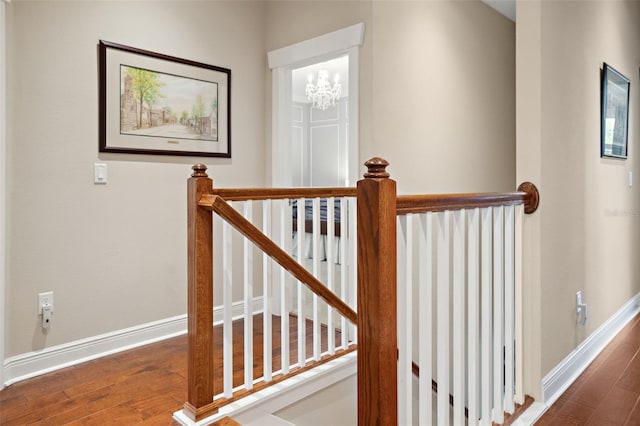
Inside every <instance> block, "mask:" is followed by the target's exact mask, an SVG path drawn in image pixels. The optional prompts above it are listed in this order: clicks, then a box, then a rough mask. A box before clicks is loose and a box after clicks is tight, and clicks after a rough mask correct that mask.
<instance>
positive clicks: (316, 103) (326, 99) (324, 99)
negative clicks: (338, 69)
mask: <svg viewBox="0 0 640 426" xmlns="http://www.w3.org/2000/svg"><path fill="white" fill-rule="evenodd" d="M304 93H305V95H307V99H308V100H309V101H310V102H311V106H312V107H313V108H316V109H320V110H322V111H324V110H326V109H327V108H329V107H330V106H335V104H336V101H337V100H338V99H340V95H341V94H342V86H341V85H340V74H337V73H336V74H335V75H334V76H333V86H331V83H330V82H329V71H327V70H319V71H318V78H317V79H316V84H315V85H314V84H313V74H309V75H308V76H307V86H306V87H305V90H304Z"/></svg>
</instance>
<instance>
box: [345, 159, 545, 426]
mask: <svg viewBox="0 0 640 426" xmlns="http://www.w3.org/2000/svg"><path fill="white" fill-rule="evenodd" d="M365 165H366V166H367V168H368V172H367V173H366V174H365V179H363V180H361V181H360V182H358V187H357V189H358V206H357V211H358V423H359V424H360V425H371V424H381V425H397V424H401V425H405V424H420V425H430V424H438V425H448V424H450V423H451V424H455V425H458V424H469V425H472V424H482V425H491V424H492V423H493V424H506V423H507V422H506V420H507V417H508V418H511V419H513V418H514V416H513V413H515V411H516V409H518V410H520V411H522V410H523V408H524V406H523V405H522V404H525V403H527V404H528V403H530V402H531V399H530V398H528V397H527V398H525V395H524V393H523V390H522V354H523V351H522V309H521V306H522V290H521V283H522V281H521V276H522V262H521V256H522V250H521V235H522V218H523V213H533V212H534V211H535V209H536V208H537V205H538V192H537V189H536V188H535V186H534V185H533V184H530V183H524V184H522V185H520V187H519V188H518V192H514V193H500V194H446V195H417V196H397V195H396V185H395V182H394V181H393V180H392V179H390V178H389V174H388V173H387V172H386V167H387V166H388V163H387V162H386V161H385V160H383V159H381V158H373V159H371V160H369V161H368V162H367V163H365ZM414 301H417V303H415V307H414ZM414 342H415V343H416V344H415V345H414ZM396 348H398V349H396ZM450 348H452V349H450ZM418 366H419V367H418ZM418 369H419V370H420V377H419V379H417V380H418V386H417V388H418V389H417V392H416V391H414V379H413V374H414V373H415V372H417V370H418ZM435 389H437V392H436V393H435V395H434V393H433V391H434V390H435ZM432 397H433V398H434V399H435V401H434V402H433V403H432ZM416 401H417V402H416ZM415 403H417V405H418V407H417V409H416V411H417V412H418V415H417V418H413V417H414V416H413V412H414V405H415ZM451 412H452V413H451ZM505 412H506V415H505ZM505 416H506V417H505Z"/></svg>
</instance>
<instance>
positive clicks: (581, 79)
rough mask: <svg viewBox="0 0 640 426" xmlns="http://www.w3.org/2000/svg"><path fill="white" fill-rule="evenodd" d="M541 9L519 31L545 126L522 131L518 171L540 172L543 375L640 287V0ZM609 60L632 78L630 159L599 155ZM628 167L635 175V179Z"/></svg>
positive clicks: (544, 5) (520, 15)
mask: <svg viewBox="0 0 640 426" xmlns="http://www.w3.org/2000/svg"><path fill="white" fill-rule="evenodd" d="M524 3H527V2H524ZM533 9H536V7H534V8H533ZM537 9H538V11H537V12H536V11H535V10H532V9H531V8H529V12H532V13H534V14H535V13H539V20H538V22H539V28H538V29H535V28H534V29H533V31H532V33H530V34H525V33H521V32H520V31H519V33H518V34H519V35H522V37H521V38H519V39H518V45H517V46H518V49H521V48H522V49H524V48H525V47H526V46H528V48H529V49H532V51H531V52H530V53H529V54H528V55H527V54H525V55H523V56H522V59H523V61H525V62H526V61H530V62H529V63H525V62H523V63H522V64H519V68H518V70H519V71H520V69H521V68H520V66H522V67H523V68H528V69H529V73H530V74H529V77H530V80H529V82H528V84H531V85H534V86H535V85H537V87H539V88H540V92H539V93H540V95H539V96H540V97H539V110H538V112H537V113H536V112H535V111H533V112H534V114H533V117H531V118H530V119H529V120H533V121H530V122H529V125H530V126H531V127H530V128H535V127H537V128H538V129H539V130H538V132H539V133H538V134H537V135H535V136H534V137H533V138H532V137H531V135H528V136H527V135H521V134H520V133H519V135H518V137H519V139H518V150H519V154H518V174H519V177H520V175H521V173H520V170H521V169H520V167H521V165H522V166H523V170H524V169H528V170H529V171H530V172H531V173H532V174H534V175H535V174H536V173H537V174H539V176H540V189H541V193H542V206H543V208H542V209H541V211H540V212H539V213H538V219H537V220H539V226H540V228H539V229H540V230H541V232H539V233H538V234H537V238H538V241H539V252H538V254H539V256H540V263H539V266H538V265H535V264H534V265H533V267H534V268H536V267H539V271H540V280H539V283H538V284H537V285H539V295H540V304H539V309H540V313H539V316H537V318H539V321H540V332H541V335H540V344H541V347H542V359H541V374H542V375H544V374H546V373H548V372H549V371H550V370H551V369H552V368H553V367H554V366H556V365H557V364H558V363H559V362H560V361H562V359H563V358H564V357H566V356H567V355H568V354H569V353H570V352H571V351H572V350H573V349H575V348H576V347H577V345H578V344H579V343H580V342H582V341H583V340H584V339H585V338H586V337H587V336H589V335H590V334H591V333H593V332H594V331H595V330H596V329H597V328H598V327H599V326H600V325H601V324H602V323H603V322H604V321H605V320H606V319H608V318H609V317H611V316H612V315H613V314H614V313H615V312H616V311H617V310H618V309H619V308H620V307H621V306H622V305H623V304H624V303H625V302H627V301H628V300H630V299H631V298H632V297H633V296H635V295H636V294H637V293H638V292H639V291H640V263H639V262H637V260H636V259H635V254H636V253H637V250H638V249H639V248H640V247H639V245H638V241H639V240H640V224H639V223H638V220H637V219H638V214H639V213H638V212H639V211H640V210H639V209H640V197H639V196H638V190H637V185H638V183H637V178H638V176H639V172H640V162H638V161H637V160H636V159H635V157H636V156H637V155H638V153H637V151H638V149H639V148H640V145H639V142H640V140H639V135H638V129H639V128H640V115H639V114H638V104H639V103H640V90H639V88H640V81H639V78H638V65H639V64H640V49H638V46H640V26H638V22H640V3H638V2H636V1H626V2H587V1H584V2H541V3H539V4H538V6H537ZM529 12H527V11H526V10H525V9H520V8H519V9H518V25H520V20H521V19H523V20H530V19H531V16H532V15H527V14H526V13H529ZM536 33H537V34H536ZM536 36H538V37H539V38H537V40H536ZM527 37H529V38H527ZM531 38H533V39H534V40H535V41H534V42H532V40H531ZM536 44H537V47H536ZM525 56H527V57H526V58H525ZM536 56H538V58H536ZM520 58H521V56H520V55H519V59H520ZM603 62H607V63H608V64H610V65H611V66H613V67H614V68H616V69H617V70H619V71H620V72H622V73H623V74H625V75H626V76H627V77H628V78H629V79H630V80H631V91H632V93H631V107H630V123H629V158H628V159H627V160H610V159H609V160H608V159H602V158H600V72H601V68H602V63H603ZM523 84H525V83H524V82H523ZM518 88H520V86H518ZM525 95H526V93H525V92H523V93H519V94H518V96H519V103H518V105H521V103H520V102H522V103H527V102H529V101H532V102H533V104H534V105H536V102H537V100H536V99H535V98H534V99H531V100H529V99H527V98H526V96H525ZM525 113H526V112H525ZM536 117H538V118H536ZM536 120H537V122H536ZM518 125H520V121H519V122H518ZM520 136H523V137H524V139H526V143H525V140H524V139H523V140H521V139H520ZM536 137H537V140H536ZM521 149H522V155H521V153H520V150H521ZM525 153H526V154H531V156H530V157H529V158H527V157H526V156H525ZM629 171H632V172H633V173H634V176H635V179H634V180H635V181H636V184H635V185H634V186H633V187H632V188H630V187H629V186H628V185H627V173H628V172H629ZM529 266H532V265H529ZM534 273H537V271H534ZM578 290H582V291H583V292H584V297H585V299H586V303H587V304H588V305H589V309H590V311H589V314H590V318H589V320H588V322H587V325H586V327H581V326H579V325H578V324H577V322H576V314H575V294H576V292H577V291H578ZM534 303H536V301H534Z"/></svg>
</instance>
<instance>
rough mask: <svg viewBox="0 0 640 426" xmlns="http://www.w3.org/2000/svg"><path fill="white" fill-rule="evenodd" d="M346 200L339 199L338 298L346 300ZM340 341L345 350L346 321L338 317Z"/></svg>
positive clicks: (348, 229)
mask: <svg viewBox="0 0 640 426" xmlns="http://www.w3.org/2000/svg"><path fill="white" fill-rule="evenodd" d="M347 209H348V203H347V198H341V199H340V298H341V299H342V300H345V301H346V300H347V241H348V240H349V238H351V237H350V234H351V228H350V227H349V223H348V222H347ZM340 340H341V346H342V347H343V348H345V349H346V348H347V342H348V339H347V320H346V318H345V317H343V316H340Z"/></svg>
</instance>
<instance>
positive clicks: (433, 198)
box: [396, 182, 539, 215]
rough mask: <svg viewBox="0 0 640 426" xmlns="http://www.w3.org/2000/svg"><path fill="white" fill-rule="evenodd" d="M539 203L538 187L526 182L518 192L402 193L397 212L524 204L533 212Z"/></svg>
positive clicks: (422, 211)
mask: <svg viewBox="0 0 640 426" xmlns="http://www.w3.org/2000/svg"><path fill="white" fill-rule="evenodd" d="M538 203H539V195H538V189H537V188H536V186H535V185H534V184H532V183H530V182H524V183H523V184H521V185H520V186H519V187H518V192H497V193H485V194H429V195H400V196H398V199H397V204H396V213H397V214H398V215H405V214H409V213H426V212H438V211H444V210H460V209H469V208H476V207H491V206H507V205H515V204H524V206H525V213H527V214H531V213H533V212H535V211H536V209H537V208H538Z"/></svg>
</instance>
